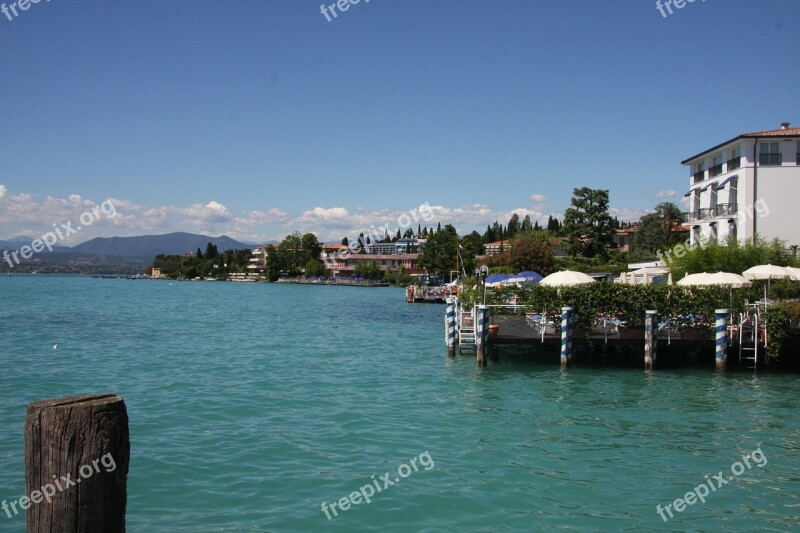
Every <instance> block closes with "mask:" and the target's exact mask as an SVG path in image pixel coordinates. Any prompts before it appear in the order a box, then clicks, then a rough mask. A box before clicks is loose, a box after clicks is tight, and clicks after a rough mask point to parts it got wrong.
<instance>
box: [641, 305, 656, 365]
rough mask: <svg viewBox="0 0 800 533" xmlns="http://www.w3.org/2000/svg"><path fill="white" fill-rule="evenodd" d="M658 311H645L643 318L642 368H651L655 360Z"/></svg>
mask: <svg viewBox="0 0 800 533" xmlns="http://www.w3.org/2000/svg"><path fill="white" fill-rule="evenodd" d="M657 316H658V311H645V319H644V368H645V370H652V369H653V364H654V363H655V361H656V349H657V342H658V337H657V335H656V332H657V330H658V320H657Z"/></svg>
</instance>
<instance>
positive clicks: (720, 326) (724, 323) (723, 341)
mask: <svg viewBox="0 0 800 533" xmlns="http://www.w3.org/2000/svg"><path fill="white" fill-rule="evenodd" d="M714 313H715V314H716V317H717V321H716V325H715V333H716V336H715V339H714V342H715V343H716V351H715V354H714V355H715V358H716V361H717V368H718V369H719V370H725V367H726V366H727V364H728V316H729V315H730V309H716V310H715V311H714Z"/></svg>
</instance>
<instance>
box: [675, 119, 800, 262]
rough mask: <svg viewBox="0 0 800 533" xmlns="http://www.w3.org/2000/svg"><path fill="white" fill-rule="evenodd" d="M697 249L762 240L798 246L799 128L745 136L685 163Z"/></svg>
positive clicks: (784, 126)
mask: <svg viewBox="0 0 800 533" xmlns="http://www.w3.org/2000/svg"><path fill="white" fill-rule="evenodd" d="M682 164H684V165H686V166H687V167H689V174H690V178H689V192H687V193H686V194H685V195H684V196H685V197H686V198H688V205H689V211H688V213H686V220H687V224H688V225H689V226H690V227H691V233H690V236H691V239H692V242H693V243H697V242H698V241H700V240H701V239H702V240H707V241H711V242H713V241H725V240H726V239H727V238H728V237H729V236H733V237H735V238H736V239H737V240H738V241H739V242H744V241H746V240H748V239H751V238H752V237H753V235H754V234H758V235H760V236H761V237H764V238H766V239H768V240H771V239H773V238H775V237H777V238H779V239H782V240H784V241H786V244H787V246H792V245H798V244H800V223H799V222H800V217H798V214H797V213H798V205H797V203H798V200H800V128H792V127H791V124H789V123H788V122H784V123H783V124H781V127H780V128H779V129H776V130H768V131H758V132H753V133H742V134H741V135H738V136H736V137H734V138H732V139H730V140H727V141H725V142H722V143H720V144H718V145H716V146H714V147H712V148H709V149H708V150H704V151H702V152H700V153H699V154H697V155H693V156H692V157H690V158H688V159H686V160H685V161H682Z"/></svg>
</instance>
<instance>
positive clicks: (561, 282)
mask: <svg viewBox="0 0 800 533" xmlns="http://www.w3.org/2000/svg"><path fill="white" fill-rule="evenodd" d="M594 282H595V279H594V278H592V277H591V276H588V275H586V274H584V273H583V272H575V271H573V270H562V271H561V272H554V273H553V274H550V275H549V276H547V277H545V278H544V279H543V280H542V281H540V282H539V284H540V285H547V286H548V287H563V286H565V285H585V284H587V283H594Z"/></svg>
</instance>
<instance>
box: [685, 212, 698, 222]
mask: <svg viewBox="0 0 800 533" xmlns="http://www.w3.org/2000/svg"><path fill="white" fill-rule="evenodd" d="M683 218H684V219H685V220H686V222H697V221H698V220H699V219H698V217H697V213H695V212H694V211H684V212H683Z"/></svg>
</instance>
